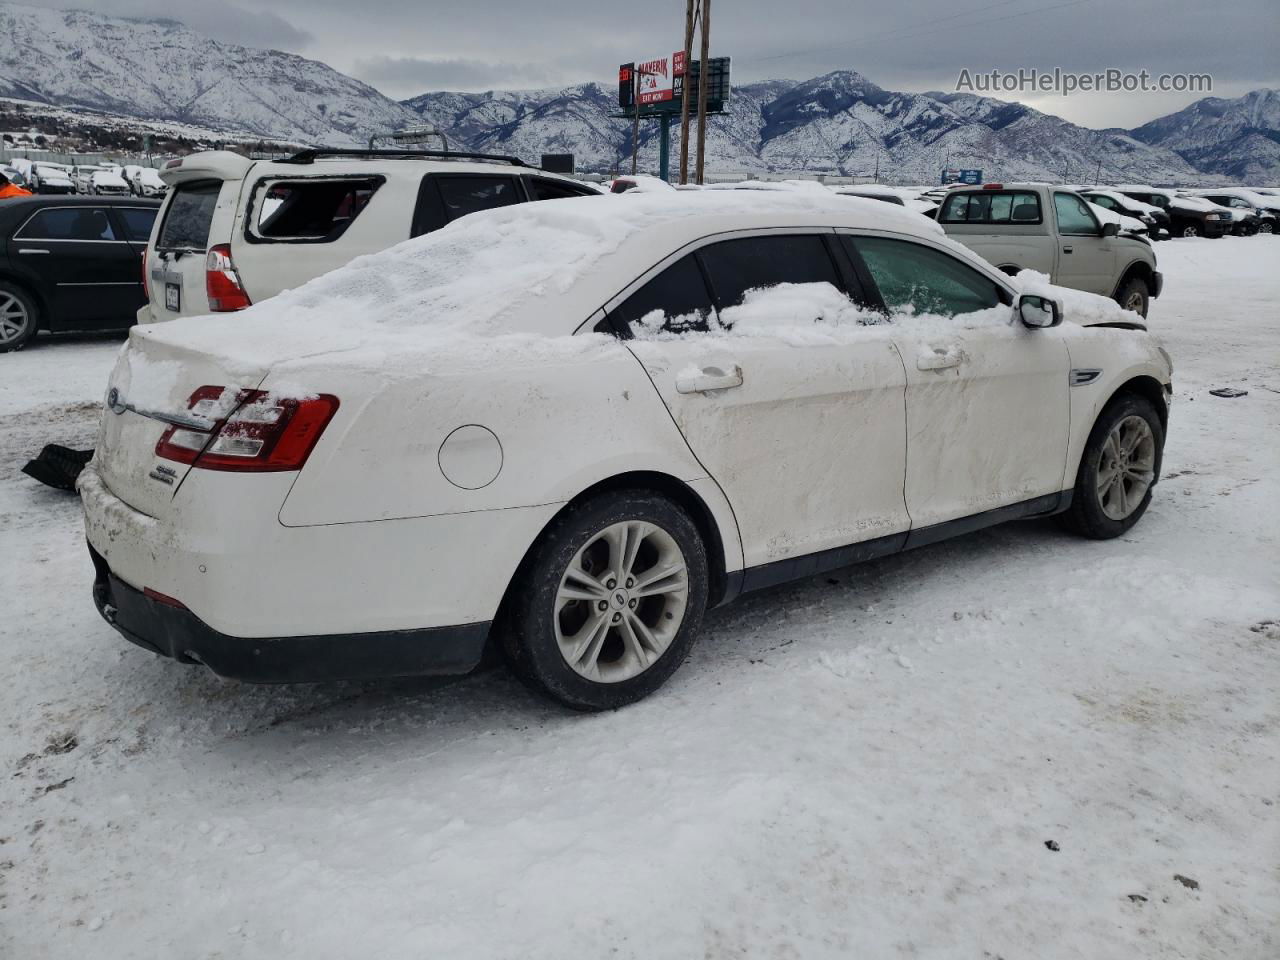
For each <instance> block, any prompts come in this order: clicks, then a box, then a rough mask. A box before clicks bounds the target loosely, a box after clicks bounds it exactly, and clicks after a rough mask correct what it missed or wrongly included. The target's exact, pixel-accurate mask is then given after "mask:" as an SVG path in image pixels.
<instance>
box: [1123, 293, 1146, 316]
mask: <svg viewBox="0 0 1280 960" xmlns="http://www.w3.org/2000/svg"><path fill="white" fill-rule="evenodd" d="M1124 308H1125V309H1126V310H1132V311H1133V312H1134V313H1141V312H1142V293H1141V291H1139V290H1134V291H1133V292H1132V293H1131V294H1129V296H1128V297H1127V298H1125V301H1124Z"/></svg>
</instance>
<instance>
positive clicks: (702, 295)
mask: <svg viewBox="0 0 1280 960" xmlns="http://www.w3.org/2000/svg"><path fill="white" fill-rule="evenodd" d="M712 313H713V309H712V306H711V297H710V295H709V294H708V292H707V284H706V282H705V281H704V280H703V278H702V270H701V269H700V268H699V267H698V262H697V260H696V259H695V256H694V254H692V253H691V254H688V255H686V256H684V257H681V258H680V259H679V260H677V261H676V262H675V263H673V264H672V265H671V266H669V267H667V268H666V269H665V270H663V271H662V272H661V273H659V274H658V275H657V276H656V277H653V278H652V279H651V280H649V281H648V282H647V283H646V284H645V285H644V286H642V287H641V288H640V289H639V290H637V291H636V292H635V293H633V294H631V296H629V297H627V299H626V300H624V301H623V302H622V304H621V305H620V306H618V307H615V308H614V309H613V310H612V311H611V312H610V314H609V320H610V321H611V326H612V328H613V330H614V331H616V332H619V333H621V334H623V335H627V334H633V333H634V332H636V331H638V330H651V331H653V330H665V331H667V332H669V333H687V332H688V331H690V330H700V331H705V330H706V329H707V328H708V325H709V319H710V318H711V316H712Z"/></svg>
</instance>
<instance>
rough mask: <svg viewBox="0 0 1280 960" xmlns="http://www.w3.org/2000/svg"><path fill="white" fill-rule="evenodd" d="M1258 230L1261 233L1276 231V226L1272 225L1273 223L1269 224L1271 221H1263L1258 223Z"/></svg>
mask: <svg viewBox="0 0 1280 960" xmlns="http://www.w3.org/2000/svg"><path fill="white" fill-rule="evenodd" d="M1258 232H1259V233H1274V232H1275V227H1274V226H1272V225H1271V224H1269V223H1266V222H1263V223H1260V224H1258Z"/></svg>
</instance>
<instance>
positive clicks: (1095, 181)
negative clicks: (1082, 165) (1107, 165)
mask: <svg viewBox="0 0 1280 960" xmlns="http://www.w3.org/2000/svg"><path fill="white" fill-rule="evenodd" d="M1101 182H1102V158H1101V157H1099V158H1098V169H1097V171H1096V172H1095V173H1094V175H1093V185H1094V186H1095V187H1096V186H1097V185H1098V184H1100V183H1101Z"/></svg>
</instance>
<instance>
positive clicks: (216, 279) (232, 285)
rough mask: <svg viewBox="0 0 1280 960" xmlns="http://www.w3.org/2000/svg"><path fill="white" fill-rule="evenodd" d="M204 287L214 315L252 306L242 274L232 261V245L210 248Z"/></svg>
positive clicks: (206, 260) (205, 263) (224, 244)
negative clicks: (241, 277)
mask: <svg viewBox="0 0 1280 960" xmlns="http://www.w3.org/2000/svg"><path fill="white" fill-rule="evenodd" d="M204 286H205V292H206V293H208V295H209V309H210V310H212V311H213V312H214V313H228V312H230V311H233V310H243V309H244V308H245V307H248V306H251V305H252V301H251V300H250V299H249V294H247V293H245V290H244V284H242V283H241V282H240V274H239V273H237V272H236V265H235V263H233V262H232V260H231V244H229V243H220V244H218V245H217V246H214V247H210V248H209V253H208V255H207V256H206V257H205V261H204Z"/></svg>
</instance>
